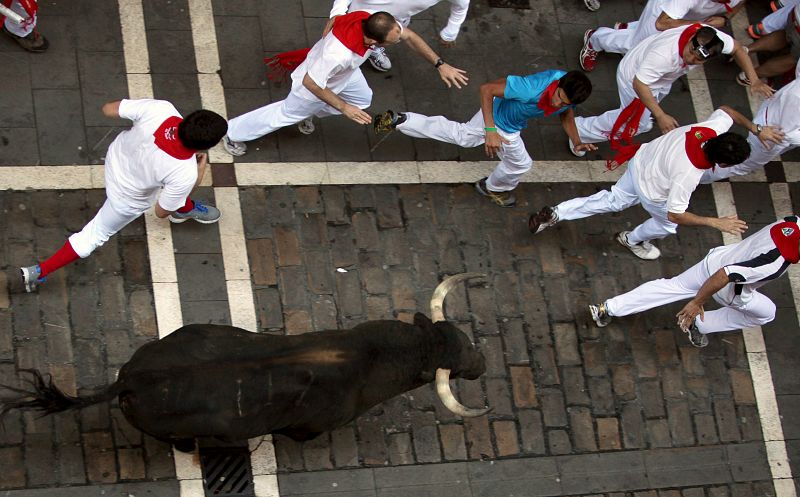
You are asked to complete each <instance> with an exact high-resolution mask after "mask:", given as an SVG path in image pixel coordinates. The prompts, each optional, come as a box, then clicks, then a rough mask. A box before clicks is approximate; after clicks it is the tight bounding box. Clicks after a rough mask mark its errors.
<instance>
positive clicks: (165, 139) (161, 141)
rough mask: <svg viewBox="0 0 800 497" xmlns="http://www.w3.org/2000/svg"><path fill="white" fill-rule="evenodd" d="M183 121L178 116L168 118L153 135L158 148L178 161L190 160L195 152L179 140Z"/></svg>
mask: <svg viewBox="0 0 800 497" xmlns="http://www.w3.org/2000/svg"><path fill="white" fill-rule="evenodd" d="M182 121H183V119H182V118H180V117H178V116H172V117H168V118H167V120H166V121H164V122H163V123H161V126H159V127H158V129H156V131H155V133H153V137H154V138H155V143H156V147H158V148H160V149H161V150H163V151H164V152H166V153H167V154H168V155H170V156H171V157H175V158H176V159H181V160H185V159H189V158H191V157H192V156H193V155H194V153H195V151H194V150H192V149H190V148H188V147H187V146H186V145H184V144H183V143H182V142H181V140H180V138H178V125H179V124H180V123H181V122H182Z"/></svg>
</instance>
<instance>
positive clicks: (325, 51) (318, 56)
mask: <svg viewBox="0 0 800 497" xmlns="http://www.w3.org/2000/svg"><path fill="white" fill-rule="evenodd" d="M369 54H370V50H369V49H367V51H366V52H365V53H364V55H363V56H361V55H358V54H357V53H355V52H353V51H352V50H350V49H349V48H347V47H346V46H345V45H344V44H343V43H342V42H341V41H339V39H338V38H336V36H334V35H333V30H332V29H331V30H330V31H329V32H328V34H327V35H325V37H324V38H322V39H321V40H319V41H318V42H316V43H315V44H314V46H313V47H311V51H310V52H308V56H306V60H304V61H303V63H302V64H300V65H299V66H297V68H296V69H295V70H294V71H292V90H293V91H295V92H297V93H298V94H299V96H301V97H303V98H305V99H307V100H318V98H317V97H316V96H315V95H314V94H313V93H311V92H310V91H308V89H307V88H306V87H305V86H303V77H304V76H305V75H306V74H308V75H309V76H310V77H311V79H312V80H314V82H315V83H316V84H317V86H319V87H320V88H328V89H329V90H331V91H332V92H333V93H336V94H338V93H339V92H341V91H342V90H343V89H344V88H345V86H347V82H348V81H349V80H350V78H351V77H352V76H353V73H354V72H356V71H359V70H360V69H359V68H360V67H361V64H363V63H364V61H365V60H367V58H368V57H369Z"/></svg>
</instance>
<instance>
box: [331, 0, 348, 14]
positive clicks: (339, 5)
mask: <svg viewBox="0 0 800 497" xmlns="http://www.w3.org/2000/svg"><path fill="white" fill-rule="evenodd" d="M349 8H350V0H333V7H332V8H331V14H330V15H329V16H328V17H333V16H341V15H344V14H347V9H349Z"/></svg>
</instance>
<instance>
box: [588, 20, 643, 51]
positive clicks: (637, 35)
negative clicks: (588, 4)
mask: <svg viewBox="0 0 800 497" xmlns="http://www.w3.org/2000/svg"><path fill="white" fill-rule="evenodd" d="M656 33H658V30H657V29H656V18H652V19H647V20H646V21H645V20H643V19H639V20H638V21H632V22H629V23H628V27H627V28H626V29H613V28H597V29H596V30H595V32H594V33H592V36H591V37H590V38H589V41H590V42H591V44H592V48H593V49H595V50H597V51H603V52H613V53H620V54H626V53H628V50H630V49H631V48H633V47H635V46H636V45H638V44H639V43H640V42H641V41H642V40H644V39H645V38H647V37H648V36H651V35H654V34H656Z"/></svg>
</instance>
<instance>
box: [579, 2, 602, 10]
mask: <svg viewBox="0 0 800 497" xmlns="http://www.w3.org/2000/svg"><path fill="white" fill-rule="evenodd" d="M583 4H584V5H585V6H586V8H587V9H589V10H591V11H592V12H595V11H598V10H600V0H583Z"/></svg>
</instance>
